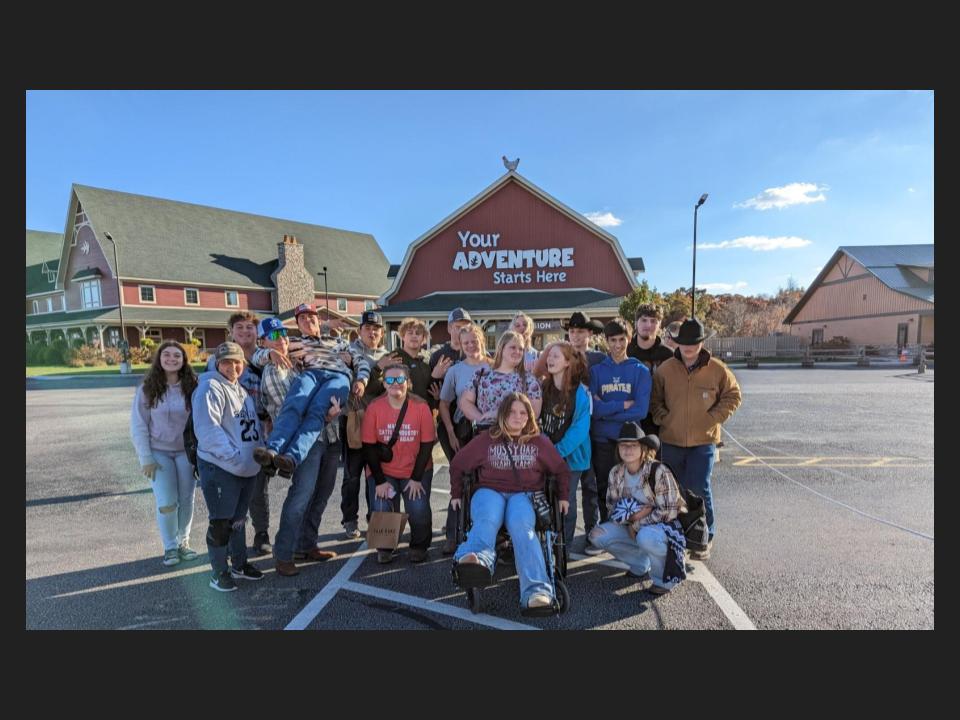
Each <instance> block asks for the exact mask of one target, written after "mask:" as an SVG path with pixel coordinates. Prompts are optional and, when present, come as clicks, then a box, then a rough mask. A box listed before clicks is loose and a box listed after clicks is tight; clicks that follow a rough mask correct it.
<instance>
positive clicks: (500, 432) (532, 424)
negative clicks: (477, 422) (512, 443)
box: [490, 392, 540, 443]
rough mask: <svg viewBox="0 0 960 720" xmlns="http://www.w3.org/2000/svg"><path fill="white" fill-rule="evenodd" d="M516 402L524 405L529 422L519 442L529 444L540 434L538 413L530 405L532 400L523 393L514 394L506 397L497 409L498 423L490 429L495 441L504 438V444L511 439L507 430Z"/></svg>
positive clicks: (522, 431) (518, 439) (524, 427)
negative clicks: (508, 420)
mask: <svg viewBox="0 0 960 720" xmlns="http://www.w3.org/2000/svg"><path fill="white" fill-rule="evenodd" d="M515 402H520V403H523V406H524V407H525V408H526V409H527V422H525V423H524V425H523V429H522V430H521V431H520V437H519V438H517V442H519V443H525V442H529V441H530V439H531V438H534V437H536V436H537V435H539V434H540V426H539V425H537V416H536V413H534V412H533V405H532V404H531V403H530V398H528V397H527V396H526V395H524V394H523V393H518V392H512V393H509V394H508V395H506V396H504V398H503V401H502V402H501V403H500V407H499V408H497V421H496V423H494V425H493V427H492V428H490V437H492V438H493V439H494V440H496V439H497V438H501V437H502V438H503V440H504V442H506V441H507V439H508V438H509V437H510V433H509V431H508V430H507V418H508V417H510V410H511V409H512V408H513V404H514V403H515Z"/></svg>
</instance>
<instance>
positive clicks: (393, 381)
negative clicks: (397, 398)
mask: <svg viewBox="0 0 960 720" xmlns="http://www.w3.org/2000/svg"><path fill="white" fill-rule="evenodd" d="M406 381H407V378H406V377H405V376H403V375H396V376H393V375H391V376H390V377H385V378H384V379H383V384H384V385H403V384H404V383H405V382H406Z"/></svg>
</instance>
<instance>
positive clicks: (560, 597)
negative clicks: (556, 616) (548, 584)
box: [554, 580, 570, 613]
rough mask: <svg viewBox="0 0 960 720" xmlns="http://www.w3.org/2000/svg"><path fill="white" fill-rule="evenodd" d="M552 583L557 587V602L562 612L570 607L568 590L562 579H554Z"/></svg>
mask: <svg viewBox="0 0 960 720" xmlns="http://www.w3.org/2000/svg"><path fill="white" fill-rule="evenodd" d="M554 585H556V588H557V604H558V605H560V612H561V613H564V612H566V611H567V608H568V607H570V591H569V590H567V584H566V583H565V582H564V581H563V580H555V581H554Z"/></svg>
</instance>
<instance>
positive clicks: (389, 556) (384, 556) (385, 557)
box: [377, 550, 393, 565]
mask: <svg viewBox="0 0 960 720" xmlns="http://www.w3.org/2000/svg"><path fill="white" fill-rule="evenodd" d="M377 562H378V563H380V564H381V565H386V564H387V563H391V562H393V550H377Z"/></svg>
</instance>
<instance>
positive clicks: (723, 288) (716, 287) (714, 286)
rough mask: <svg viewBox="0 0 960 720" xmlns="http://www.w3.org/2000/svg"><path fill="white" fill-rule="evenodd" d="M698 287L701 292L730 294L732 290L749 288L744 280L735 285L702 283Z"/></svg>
mask: <svg viewBox="0 0 960 720" xmlns="http://www.w3.org/2000/svg"><path fill="white" fill-rule="evenodd" d="M697 287H698V288H699V289H701V290H719V291H720V292H730V291H732V290H742V289H743V288H745V287H747V283H746V281H744V280H738V281H737V282H735V283H700V284H699V285H697Z"/></svg>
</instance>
